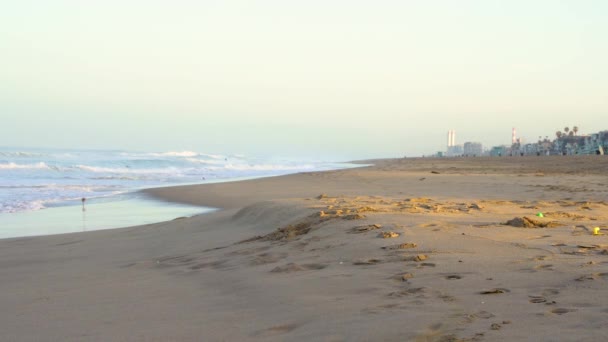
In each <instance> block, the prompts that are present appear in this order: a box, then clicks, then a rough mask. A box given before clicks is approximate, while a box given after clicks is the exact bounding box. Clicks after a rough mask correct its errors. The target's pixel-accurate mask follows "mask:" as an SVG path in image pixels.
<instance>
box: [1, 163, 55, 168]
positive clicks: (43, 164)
mask: <svg viewBox="0 0 608 342" xmlns="http://www.w3.org/2000/svg"><path fill="white" fill-rule="evenodd" d="M14 169H49V170H53V169H56V167H52V166H49V165H47V164H46V163H44V162H38V163H34V164H17V163H14V162H10V163H7V164H0V170H14Z"/></svg>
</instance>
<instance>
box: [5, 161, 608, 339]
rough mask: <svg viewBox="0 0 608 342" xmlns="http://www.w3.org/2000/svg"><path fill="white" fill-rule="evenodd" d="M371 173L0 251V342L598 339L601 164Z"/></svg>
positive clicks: (606, 191) (233, 197)
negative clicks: (196, 213) (198, 213)
mask: <svg viewBox="0 0 608 342" xmlns="http://www.w3.org/2000/svg"><path fill="white" fill-rule="evenodd" d="M372 162H373V163H375V164H376V166H374V167H365V168H360V169H352V170H340V171H331V172H320V173H303V174H297V175H289V176H283V177H274V178H266V179H258V180H251V181H243V182H234V183H223V184H210V185H198V186H185V187H173V188H163V189H153V190H148V193H150V194H152V195H155V196H159V197H161V198H164V199H167V200H172V201H180V202H186V203H193V204H201V205H206V206H214V207H219V208H223V209H222V210H219V211H217V212H214V213H211V214H206V215H201V216H196V217H192V218H183V219H177V220H173V221H170V222H164V223H158V224H152V225H146V226H141V227H132V228H124V229H117V230H107V231H97V232H89V233H77V234H65V235H56V236H46V237H35V238H32V237H28V238H17V239H6V240H0V307H1V308H2V310H1V311H0V340H2V341H13V340H14V341H83V340H86V341H114V340H117V341H243V340H254V341H257V340H260V341H262V340H264V341H265V340H281V341H293V340H304V341H379V340H384V341H461V340H462V341H551V340H555V341H557V340H559V341H599V340H606V339H607V338H608V294H606V289H607V288H608V287H607V285H608V235H593V234H592V230H593V228H594V227H600V229H601V230H600V231H601V232H604V233H608V225H607V224H608V211H607V210H608V182H606V180H607V174H608V173H607V172H608V158H605V157H599V156H598V157H595V156H593V157H539V158H536V157H524V158H515V157H514V158H508V157H503V158H469V159H402V160H377V161H372ZM538 212H543V213H544V216H545V217H544V218H539V217H536V216H535V215H536V214H537V213H538ZM508 221H511V224H512V225H505V224H504V223H506V222H508Z"/></svg>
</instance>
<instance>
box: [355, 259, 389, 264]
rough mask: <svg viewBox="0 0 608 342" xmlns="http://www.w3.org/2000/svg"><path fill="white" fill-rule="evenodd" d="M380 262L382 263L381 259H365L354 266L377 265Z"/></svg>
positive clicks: (356, 262)
mask: <svg viewBox="0 0 608 342" xmlns="http://www.w3.org/2000/svg"><path fill="white" fill-rule="evenodd" d="M380 262H382V260H381V259H363V260H356V261H354V262H353V265H375V264H378V263H380Z"/></svg>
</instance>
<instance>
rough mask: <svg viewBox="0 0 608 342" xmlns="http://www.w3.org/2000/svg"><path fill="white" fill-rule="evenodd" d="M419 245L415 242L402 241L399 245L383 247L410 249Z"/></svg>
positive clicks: (385, 247)
mask: <svg viewBox="0 0 608 342" xmlns="http://www.w3.org/2000/svg"><path fill="white" fill-rule="evenodd" d="M416 247H418V245H416V244H415V243H413V242H406V243H400V244H398V245H391V246H384V247H382V249H409V248H416Z"/></svg>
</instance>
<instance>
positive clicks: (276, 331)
mask: <svg viewBox="0 0 608 342" xmlns="http://www.w3.org/2000/svg"><path fill="white" fill-rule="evenodd" d="M298 326H299V325H298V324H295V323H291V324H283V325H277V326H274V327H270V328H268V329H264V330H260V331H258V332H255V333H254V334H253V336H259V337H270V336H275V335H281V334H286V333H288V332H291V331H293V330H294V329H296V328H297V327H298Z"/></svg>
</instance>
